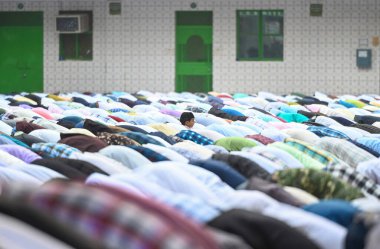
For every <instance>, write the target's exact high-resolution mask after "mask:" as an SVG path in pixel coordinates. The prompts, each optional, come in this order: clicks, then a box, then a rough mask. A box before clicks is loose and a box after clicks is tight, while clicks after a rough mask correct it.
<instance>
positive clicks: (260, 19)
mask: <svg viewBox="0 0 380 249" xmlns="http://www.w3.org/2000/svg"><path fill="white" fill-rule="evenodd" d="M236 13H237V28H236V30H237V37H236V38H237V52H236V53H237V60H238V61H282V60H283V52H284V51H283V50H284V45H283V40H284V39H283V37H284V14H283V13H284V12H283V11H282V10H237V12H236Z"/></svg>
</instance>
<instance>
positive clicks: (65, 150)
mask: <svg viewBox="0 0 380 249" xmlns="http://www.w3.org/2000/svg"><path fill="white" fill-rule="evenodd" d="M32 150H33V151H34V152H36V153H37V154H39V155H42V157H45V158H55V157H63V158H69V157H70V155H71V154H72V153H74V152H78V153H81V151H80V150H78V149H76V148H74V147H71V146H68V145H66V144H60V143H34V144H33V145H32Z"/></svg>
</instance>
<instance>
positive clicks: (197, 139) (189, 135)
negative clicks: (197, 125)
mask: <svg viewBox="0 0 380 249" xmlns="http://www.w3.org/2000/svg"><path fill="white" fill-rule="evenodd" d="M176 136H177V137H180V138H182V139H185V140H190V141H193V142H194V143H197V144H200V145H210V144H214V141H212V140H211V139H208V138H207V137H205V136H202V135H201V134H199V133H196V132H195V131H192V130H182V131H180V132H179V133H178V134H177V135H176Z"/></svg>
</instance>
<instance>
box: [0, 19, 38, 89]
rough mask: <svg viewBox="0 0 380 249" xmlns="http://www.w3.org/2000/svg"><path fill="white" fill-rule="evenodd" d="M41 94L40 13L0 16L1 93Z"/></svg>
mask: <svg viewBox="0 0 380 249" xmlns="http://www.w3.org/2000/svg"><path fill="white" fill-rule="evenodd" d="M22 91H26V92H42V91H43V13H42V12H0V93H11V92H22Z"/></svg>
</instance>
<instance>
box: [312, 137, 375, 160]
mask: <svg viewBox="0 0 380 249" xmlns="http://www.w3.org/2000/svg"><path fill="white" fill-rule="evenodd" d="M317 146H318V147H319V148H321V149H323V150H326V151H329V152H331V153H333V154H334V155H336V156H337V157H338V158H339V159H341V160H343V161H344V162H346V163H348V164H349V165H350V166H352V167H356V166H357V165H358V164H359V163H361V162H365V161H368V160H371V159H375V158H376V157H374V156H373V155H371V154H370V153H368V152H367V151H365V150H363V149H361V148H359V147H357V146H355V145H353V144H352V143H351V142H349V141H347V140H343V139H338V138H332V137H323V138H321V139H320V140H319V141H318V142H317Z"/></svg>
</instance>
